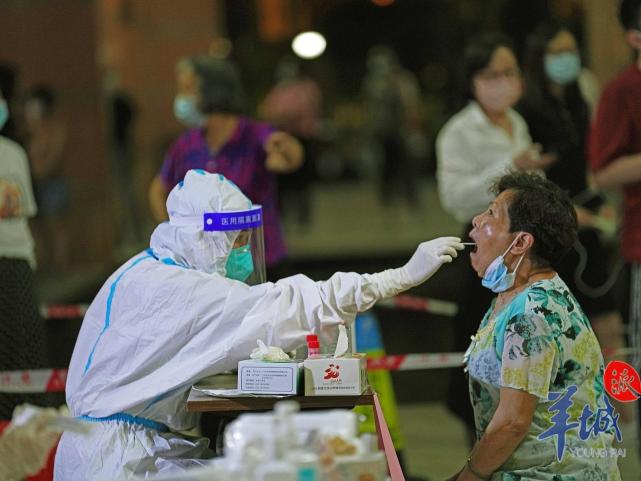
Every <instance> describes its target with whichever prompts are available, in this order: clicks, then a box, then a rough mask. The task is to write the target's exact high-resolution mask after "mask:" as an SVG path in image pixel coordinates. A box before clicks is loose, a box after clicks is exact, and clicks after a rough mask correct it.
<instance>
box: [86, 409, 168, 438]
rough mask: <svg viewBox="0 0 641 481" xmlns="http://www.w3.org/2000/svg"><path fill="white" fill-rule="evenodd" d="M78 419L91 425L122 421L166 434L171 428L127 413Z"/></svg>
mask: <svg viewBox="0 0 641 481" xmlns="http://www.w3.org/2000/svg"><path fill="white" fill-rule="evenodd" d="M78 419H82V420H83V421H89V422H90V423H106V422H109V421H121V422H123V423H129V424H137V425H138V426H144V427H146V428H149V429H155V430H156V431H158V432H161V433H166V432H168V431H169V428H168V427H167V426H165V425H164V424H162V423H159V422H156V421H152V420H151V419H147V418H141V417H138V416H132V415H131V414H127V413H116V414H112V415H111V416H106V417H104V418H94V417H93V416H79V417H78Z"/></svg>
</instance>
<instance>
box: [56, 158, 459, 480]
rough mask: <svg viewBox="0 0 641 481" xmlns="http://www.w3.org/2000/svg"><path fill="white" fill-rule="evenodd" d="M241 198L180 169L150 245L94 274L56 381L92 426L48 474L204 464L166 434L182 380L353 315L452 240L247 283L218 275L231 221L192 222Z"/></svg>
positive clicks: (184, 389)
mask: <svg viewBox="0 0 641 481" xmlns="http://www.w3.org/2000/svg"><path fill="white" fill-rule="evenodd" d="M248 207H251V202H250V201H249V200H248V199H247V197H245V196H244V195H243V194H242V193H241V192H240V190H239V189H238V188H237V187H236V186H235V185H234V184H232V183H231V182H229V181H228V180H226V179H225V178H224V177H223V176H222V175H219V174H209V173H205V172H204V171H196V170H191V171H189V172H187V175H186V176H185V179H184V181H183V182H182V183H180V184H178V185H177V186H176V187H175V188H174V189H173V190H172V191H171V192H170V194H169V197H168V199H167V211H168V213H169V219H170V220H169V222H165V223H163V224H160V225H159V226H158V227H157V228H156V230H155V231H154V233H153V234H152V236H151V249H148V250H147V251H145V252H142V253H140V254H139V255H137V256H135V257H133V258H132V259H130V260H129V261H127V262H126V263H125V264H124V265H123V266H122V267H120V268H119V269H118V270H117V271H116V272H114V274H113V275H112V276H111V277H110V278H109V279H108V280H107V282H105V284H104V286H103V287H102V289H101V290H100V292H99V293H98V295H97V296H96V298H95V299H94V301H93V302H92V304H91V306H90V307H89V310H88V311H87V314H86V315H85V318H84V321H83V324H82V328H81V330H80V334H79V336H78V340H77V342H76V346H75V349H74V352H73V357H72V359H71V366H70V368H69V375H68V379H67V389H66V393H67V403H68V405H69V408H70V410H71V413H72V415H73V416H76V417H82V418H83V419H85V420H89V421H94V428H93V429H92V430H91V433H90V434H89V435H88V436H80V435H77V434H73V433H69V432H66V433H65V434H64V435H63V436H62V439H61V442H60V445H59V447H58V452H57V455H56V465H55V477H54V479H55V480H56V481H96V480H104V481H115V480H118V479H127V478H128V477H131V476H133V475H138V476H140V475H142V476H147V475H149V476H151V477H153V475H154V473H158V472H162V473H168V472H170V471H180V470H184V469H187V468H190V467H194V466H198V465H203V464H205V463H206V461H205V459H206V458H208V457H211V455H212V452H211V451H210V450H209V449H208V444H209V442H208V440H207V439H193V438H185V437H183V436H180V435H178V434H175V433H174V431H178V430H187V429H191V428H193V427H194V426H196V424H197V422H198V417H197V415H196V414H194V413H188V412H186V410H185V403H186V399H187V396H188V393H189V390H190V387H191V386H192V384H194V383H195V382H197V381H198V380H199V379H202V378H204V377H206V376H210V375H213V374H216V373H220V372H222V371H226V370H229V369H234V368H236V367H237V363H238V361H240V360H242V359H247V358H248V357H249V354H250V353H251V351H252V349H253V348H255V347H256V341H257V339H261V340H262V341H264V342H265V343H266V344H267V345H272V346H279V347H281V348H283V349H284V350H285V351H291V350H293V349H295V348H296V347H299V346H301V345H303V344H304V343H305V336H306V335H307V334H309V333H310V332H312V331H313V332H319V331H320V329H321V328H322V329H323V330H326V329H328V328H329V327H330V326H333V325H337V324H339V323H341V322H342V321H344V322H346V323H351V322H353V320H354V318H355V316H356V314H357V313H358V312H360V311H364V310H366V309H369V308H370V307H372V305H374V303H376V301H378V300H379V299H382V298H385V297H389V296H393V295H395V294H398V293H399V292H402V291H404V290H406V289H409V288H411V287H413V286H416V285H418V284H420V283H422V282H423V281H425V280H426V279H428V278H429V277H430V276H431V275H432V274H434V273H435V272H436V271H437V270H438V269H439V267H440V266H441V265H442V264H443V263H445V262H451V261H452V258H453V257H456V255H457V250H460V249H462V248H463V245H462V244H461V243H460V240H459V239H458V238H455V237H445V238H439V239H435V240H432V241H429V242H424V243H422V244H420V245H419V247H418V249H417V250H416V253H415V254H414V255H413V256H412V258H411V259H410V260H409V262H408V263H407V264H406V265H405V266H403V267H401V268H398V269H390V270H386V271H383V272H380V273H377V274H363V275H361V274H356V273H343V272H339V273H336V274H334V275H333V276H332V277H331V278H330V279H329V280H327V281H322V282H316V281H313V280H311V279H309V278H308V277H305V276H303V275H296V276H293V277H289V278H285V279H281V280H279V281H278V282H276V283H263V284H259V285H254V286H249V285H247V284H246V283H244V282H241V281H238V280H233V279H230V278H229V277H226V275H229V274H228V272H227V271H228V268H229V267H230V264H229V261H230V259H229V258H230V255H233V256H234V257H235V253H236V251H237V249H238V248H239V247H240V246H238V245H235V242H236V238H237V237H238V236H239V234H240V231H238V230H235V231H234V230H230V231H224V232H213V233H211V232H205V231H204V227H203V215H204V214H206V213H221V212H222V213H224V212H228V211H239V210H240V211H242V210H246V209H247V208H248ZM245 242H246V241H245ZM237 260H238V259H234V263H236V261H237ZM240 263H241V264H244V263H245V262H244V261H242V260H241V261H240ZM231 267H233V270H234V271H236V270H237V269H236V267H237V266H231ZM241 270H242V269H241ZM243 277H246V276H243Z"/></svg>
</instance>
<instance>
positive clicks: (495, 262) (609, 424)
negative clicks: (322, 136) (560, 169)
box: [451, 174, 621, 481]
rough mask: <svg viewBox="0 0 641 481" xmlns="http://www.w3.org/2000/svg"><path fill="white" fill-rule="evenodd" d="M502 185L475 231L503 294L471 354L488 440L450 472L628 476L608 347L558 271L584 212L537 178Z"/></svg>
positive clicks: (473, 390)
mask: <svg viewBox="0 0 641 481" xmlns="http://www.w3.org/2000/svg"><path fill="white" fill-rule="evenodd" d="M494 193H495V195H496V198H495V199H494V201H493V202H492V203H491V204H490V206H489V208H488V209H487V210H486V211H485V212H483V213H482V214H480V215H478V216H476V217H475V218H474V220H473V223H472V225H473V229H472V231H471V232H470V237H471V238H472V239H473V240H474V241H475V242H476V248H475V250H474V252H473V253H472V255H471V262H472V267H473V268H474V270H475V271H476V272H477V273H478V275H479V277H482V283H483V285H484V286H485V287H487V288H489V289H491V290H492V291H493V292H495V293H497V296H496V298H495V299H494V301H493V302H492V305H491V307H490V309H489V311H488V312H487V314H486V315H485V317H484V319H483V320H482V322H481V325H480V327H479V330H478V332H477V334H476V335H475V336H473V338H472V344H471V346H470V348H469V349H468V352H467V355H466V357H467V369H468V372H469V381H470V397H471V401H472V405H473V408H474V415H475V423H476V429H477V442H476V444H475V446H474V449H473V450H472V453H471V455H470V457H469V458H468V461H467V463H466V464H465V466H464V467H463V469H462V470H461V471H460V472H459V473H457V474H456V475H454V476H453V477H452V478H451V479H452V480H457V481H464V480H478V479H491V480H493V481H498V480H503V481H508V480H509V481H516V480H519V481H528V480H551V481H552V480H554V481H558V480H563V481H565V480H568V481H569V480H588V479H589V480H592V481H601V480H603V481H606V480H608V481H612V480H614V481H617V480H620V479H621V477H620V474H619V470H618V468H617V462H616V457H615V456H616V454H617V451H616V450H614V449H612V441H613V438H614V437H615V436H616V437H618V438H619V439H620V437H621V434H620V432H619V430H618V426H617V418H618V415H616V414H615V412H614V409H613V408H612V405H611V404H610V403H609V401H608V399H607V396H606V395H605V394H604V386H603V371H604V367H603V357H602V356H601V350H600V347H599V343H598V341H597V339H596V337H595V335H594V332H593V331H592V329H591V327H590V323H589V321H588V319H587V318H586V316H585V314H584V313H583V311H582V310H581V306H579V304H578V303H577V301H576V299H575V298H574V296H573V295H572V293H571V292H570V291H569V290H568V288H567V286H566V285H565V283H564V282H563V280H562V279H561V278H560V277H559V276H558V275H557V273H556V272H555V271H554V267H553V266H554V264H555V263H556V262H557V261H558V260H559V259H560V258H561V257H562V256H563V255H564V253H565V252H566V251H567V250H568V249H569V248H570V247H571V246H572V243H573V242H574V241H575V239H576V234H577V221H576V214H575V212H574V208H573V207H572V204H571V203H570V200H569V199H568V197H567V195H566V194H565V193H564V192H562V191H561V190H560V189H559V188H558V187H557V186H556V185H554V184H553V183H552V182H549V181H547V180H545V179H544V178H542V177H540V176H538V175H535V174H508V175H505V176H503V177H502V178H500V179H499V180H498V181H497V183H496V184H495V186H494Z"/></svg>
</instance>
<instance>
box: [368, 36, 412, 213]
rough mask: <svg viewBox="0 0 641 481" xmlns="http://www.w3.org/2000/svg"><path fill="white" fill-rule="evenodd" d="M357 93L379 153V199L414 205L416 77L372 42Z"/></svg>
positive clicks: (389, 50)
mask: <svg viewBox="0 0 641 481" xmlns="http://www.w3.org/2000/svg"><path fill="white" fill-rule="evenodd" d="M361 95H362V98H363V108H364V112H365V129H366V131H367V134H368V136H369V137H370V138H371V140H372V141H373V142H375V143H377V144H379V145H380V148H381V153H382V162H383V165H382V169H381V175H380V192H379V195H380V201H381V203H382V204H383V205H389V204H390V201H393V200H395V199H396V198H399V197H403V198H404V199H405V200H406V201H407V204H408V206H409V207H411V208H417V207H418V206H419V194H418V183H417V180H418V178H417V177H418V174H419V168H418V165H417V164H416V162H415V161H416V156H415V155H413V150H411V149H413V148H414V142H415V141H414V133H416V131H417V129H418V128H419V126H420V121H419V119H420V112H421V102H422V100H421V94H420V88H419V86H418V81H417V80H416V76H415V75H414V74H413V73H411V72H410V71H409V70H406V69H404V68H403V67H402V66H401V65H400V63H399V61H398V57H397V55H396V53H395V52H394V51H393V50H392V49H390V48H389V47H386V46H384V45H376V46H374V47H372V48H371V49H370V50H369V51H368V53H367V73H366V74H365V77H364V78H363V82H362V86H361Z"/></svg>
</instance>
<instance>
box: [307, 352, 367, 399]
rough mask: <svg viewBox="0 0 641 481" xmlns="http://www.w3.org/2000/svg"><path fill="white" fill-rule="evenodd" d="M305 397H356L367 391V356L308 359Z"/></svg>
mask: <svg viewBox="0 0 641 481" xmlns="http://www.w3.org/2000/svg"><path fill="white" fill-rule="evenodd" d="M303 366H304V368H305V396H354V395H356V396H357V395H359V394H362V393H363V392H364V391H365V389H367V362H366V358H365V354H352V355H351V357H321V358H313V359H306V360H305V362H304V363H303Z"/></svg>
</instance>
